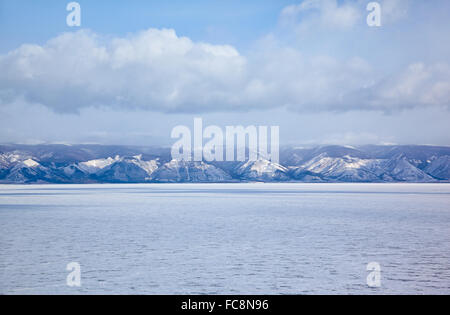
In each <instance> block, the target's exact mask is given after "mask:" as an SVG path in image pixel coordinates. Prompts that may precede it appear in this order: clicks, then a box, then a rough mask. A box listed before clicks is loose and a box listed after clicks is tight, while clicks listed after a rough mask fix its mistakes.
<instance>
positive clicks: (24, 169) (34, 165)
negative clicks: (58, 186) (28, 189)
mask: <svg viewBox="0 0 450 315" xmlns="http://www.w3.org/2000/svg"><path fill="white" fill-rule="evenodd" d="M3 181H5V182H7V183H24V184H25V183H39V182H54V183H62V182H64V179H63V178H61V177H60V176H59V174H58V173H57V172H55V171H54V170H52V169H50V168H47V167H44V166H42V165H41V164H39V163H38V162H36V161H34V160H33V159H26V160H24V161H20V162H17V163H15V165H14V166H13V167H12V168H11V169H10V170H9V172H8V174H7V175H6V176H5V178H4V179H3Z"/></svg>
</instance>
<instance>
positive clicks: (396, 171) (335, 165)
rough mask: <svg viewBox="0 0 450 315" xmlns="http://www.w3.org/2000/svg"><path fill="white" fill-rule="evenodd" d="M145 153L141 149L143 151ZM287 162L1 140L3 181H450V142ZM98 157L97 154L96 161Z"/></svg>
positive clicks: (328, 153) (284, 155)
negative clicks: (194, 158)
mask: <svg viewBox="0 0 450 315" xmlns="http://www.w3.org/2000/svg"><path fill="white" fill-rule="evenodd" d="M139 152H140V153H139ZM280 153H281V154H280V158H281V163H280V164H276V163H272V162H270V161H268V160H265V159H260V160H258V161H246V162H211V163H206V162H184V161H175V160H172V161H171V160H170V152H169V153H168V151H167V149H164V148H156V147H151V148H140V147H121V146H107V147H103V146H92V145H91V146H86V147H85V146H73V147H69V146H57V145H52V146H25V145H17V146H16V145H4V146H1V145H0V182H1V183H148V182H168V183H171V182H233V181H261V182H284V181H300V182H439V181H449V180H450V148H449V147H432V146H364V147H342V146H322V147H316V148H314V147H309V148H308V147H295V148H289V147H286V148H283V150H281V152H280ZM90 158H92V159H90Z"/></svg>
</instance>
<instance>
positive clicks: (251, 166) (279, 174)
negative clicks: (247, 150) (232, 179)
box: [236, 159, 289, 181]
mask: <svg viewBox="0 0 450 315" xmlns="http://www.w3.org/2000/svg"><path fill="white" fill-rule="evenodd" d="M287 172H288V169H287V168H285V167H284V166H281V165H280V164H277V163H272V162H270V161H268V160H264V159H260V160H257V161H247V162H244V163H242V164H241V165H240V166H239V167H238V168H237V170H236V174H237V175H238V176H239V177H240V178H241V179H243V180H250V181H287V180H289V176H288V175H287Z"/></svg>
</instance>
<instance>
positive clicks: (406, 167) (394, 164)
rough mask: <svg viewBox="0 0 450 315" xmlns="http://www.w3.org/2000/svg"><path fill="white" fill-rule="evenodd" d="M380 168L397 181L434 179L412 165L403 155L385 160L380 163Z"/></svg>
mask: <svg viewBox="0 0 450 315" xmlns="http://www.w3.org/2000/svg"><path fill="white" fill-rule="evenodd" d="M382 169H383V170H385V172H386V173H383V174H382V175H388V176H390V177H392V178H393V180H394V181H399V182H416V183H430V182H434V181H435V179H434V178H433V177H431V176H430V175H428V174H427V173H425V172H424V171H422V170H420V169H418V168H417V167H415V166H414V165H412V164H411V163H410V162H409V161H408V160H407V158H406V156H404V155H399V156H397V157H395V158H393V159H390V160H387V161H385V162H384V163H383V164H382Z"/></svg>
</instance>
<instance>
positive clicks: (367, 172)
mask: <svg viewBox="0 0 450 315" xmlns="http://www.w3.org/2000/svg"><path fill="white" fill-rule="evenodd" d="M379 165H380V161H379V160H371V159H360V158H355V157H351V156H348V155H347V156H344V157H342V158H333V157H329V156H328V154H326V153H322V154H320V155H319V156H317V157H315V158H313V159H312V160H310V161H308V162H307V163H305V164H304V165H302V166H301V167H298V168H296V169H294V171H293V172H292V176H293V177H294V178H295V179H303V177H304V176H305V174H306V175H309V176H312V178H309V179H312V180H315V181H317V180H318V179H319V178H320V179H321V180H323V179H325V180H329V181H343V182H347V181H350V182H379V181H381V180H380V178H379V176H377V174H376V173H375V172H374V171H373V169H374V168H376V167H377V166H379ZM315 177H316V178H315Z"/></svg>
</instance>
